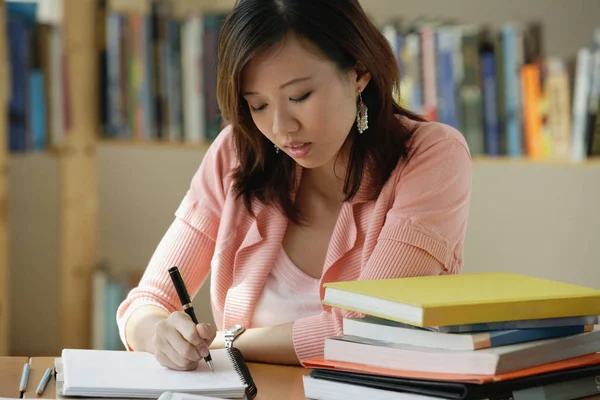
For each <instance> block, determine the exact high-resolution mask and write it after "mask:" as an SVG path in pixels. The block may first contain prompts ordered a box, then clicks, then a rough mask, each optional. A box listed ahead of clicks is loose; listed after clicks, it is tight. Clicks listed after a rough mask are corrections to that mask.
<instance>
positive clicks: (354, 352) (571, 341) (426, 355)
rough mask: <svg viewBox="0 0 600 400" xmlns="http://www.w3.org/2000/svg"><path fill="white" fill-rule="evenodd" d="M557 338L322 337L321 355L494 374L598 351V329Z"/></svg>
mask: <svg viewBox="0 0 600 400" xmlns="http://www.w3.org/2000/svg"><path fill="white" fill-rule="evenodd" d="M598 328H599V327H598V326H597V327H596V330H594V331H592V332H587V333H581V334H578V335H572V336H566V337H562V338H558V339H546V340H538V341H534V342H527V343H518V344H512V345H506V346H500V347H494V348H489V349H481V350H473V351H465V350H448V349H439V348H431V347H423V346H411V345H406V344H398V343H384V342H381V341H375V340H369V339H365V338H358V339H356V338H355V337H353V336H337V337H329V338H327V339H325V352H324V358H325V359H326V360H330V361H339V362H350V363H359V364H364V365H369V366H373V367H381V368H389V369H397V370H407V371H423V372H430V373H453V374H475V375H498V374H504V373H508V372H512V371H516V370H519V369H523V368H530V367H535V366H538V365H542V364H547V363H551V362H555V361H561V360H566V359H569V358H574V357H579V356H583V355H586V354H592V353H596V352H598V351H600V329H598Z"/></svg>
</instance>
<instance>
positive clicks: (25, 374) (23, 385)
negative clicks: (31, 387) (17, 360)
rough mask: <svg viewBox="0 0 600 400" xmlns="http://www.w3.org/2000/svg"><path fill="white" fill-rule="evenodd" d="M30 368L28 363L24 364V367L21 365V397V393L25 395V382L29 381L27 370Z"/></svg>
mask: <svg viewBox="0 0 600 400" xmlns="http://www.w3.org/2000/svg"><path fill="white" fill-rule="evenodd" d="M30 368H31V365H29V363H25V365H23V373H22V374H21V383H20V384H19V392H21V395H23V393H25V391H26V390H27V381H29V369H30Z"/></svg>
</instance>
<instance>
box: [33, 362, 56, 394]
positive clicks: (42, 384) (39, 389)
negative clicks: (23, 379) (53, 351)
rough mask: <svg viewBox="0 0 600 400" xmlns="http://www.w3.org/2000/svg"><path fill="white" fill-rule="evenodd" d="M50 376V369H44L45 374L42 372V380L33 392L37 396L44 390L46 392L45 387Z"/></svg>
mask: <svg viewBox="0 0 600 400" xmlns="http://www.w3.org/2000/svg"><path fill="white" fill-rule="evenodd" d="M51 376H52V368H46V372H44V376H42V380H41V381H40V384H39V385H38V387H37V389H36V390H35V392H36V393H37V394H38V395H40V396H41V395H42V394H43V393H44V390H46V386H47V385H48V381H50V377H51Z"/></svg>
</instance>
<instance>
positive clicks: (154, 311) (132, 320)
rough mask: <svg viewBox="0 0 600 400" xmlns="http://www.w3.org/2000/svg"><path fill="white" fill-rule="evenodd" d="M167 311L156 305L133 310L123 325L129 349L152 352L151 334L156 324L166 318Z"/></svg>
mask: <svg viewBox="0 0 600 400" xmlns="http://www.w3.org/2000/svg"><path fill="white" fill-rule="evenodd" d="M168 316H169V312H168V311H165V309H164V308H161V307H158V306H153V305H149V306H142V307H139V308H138V309H137V310H135V311H134V312H133V313H132V314H131V316H130V317H129V320H128V321H127V324H126V325H125V337H126V338H127V344H128V346H129V348H130V349H131V350H134V351H146V352H148V353H154V343H153V342H152V335H153V334H154V330H155V327H156V324H157V323H159V322H160V321H162V320H164V319H166V318H167V317H168Z"/></svg>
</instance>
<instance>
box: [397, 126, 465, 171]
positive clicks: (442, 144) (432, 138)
mask: <svg viewBox="0 0 600 400" xmlns="http://www.w3.org/2000/svg"><path fill="white" fill-rule="evenodd" d="M401 118H402V121H403V124H404V125H405V126H407V127H408V128H409V129H410V130H412V131H413V134H412V136H411V138H410V140H409V141H408V148H409V157H408V158H409V160H410V159H412V158H414V157H417V156H418V155H421V154H423V153H425V152H430V153H436V152H438V151H445V149H448V148H453V149H455V152H456V153H458V154H456V155H457V156H464V155H467V156H468V157H469V158H471V153H470V151H469V145H468V144H467V141H466V140H465V137H464V136H463V134H462V133H461V132H460V131H459V130H458V129H456V128H454V127H452V126H450V125H447V124H444V123H441V122H437V121H414V120H410V119H408V118H406V117H401Z"/></svg>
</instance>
